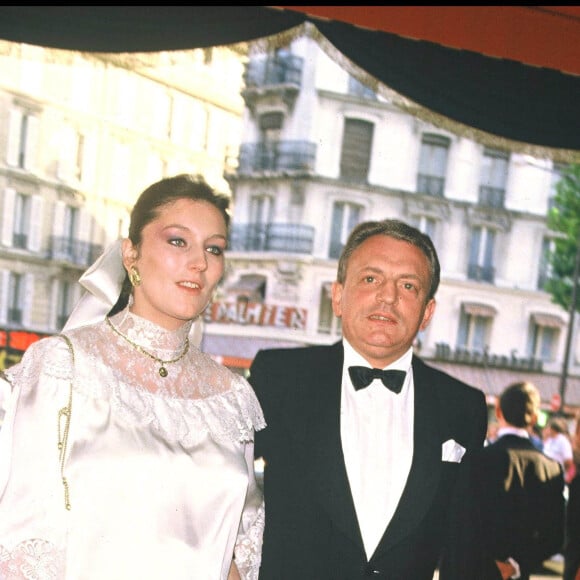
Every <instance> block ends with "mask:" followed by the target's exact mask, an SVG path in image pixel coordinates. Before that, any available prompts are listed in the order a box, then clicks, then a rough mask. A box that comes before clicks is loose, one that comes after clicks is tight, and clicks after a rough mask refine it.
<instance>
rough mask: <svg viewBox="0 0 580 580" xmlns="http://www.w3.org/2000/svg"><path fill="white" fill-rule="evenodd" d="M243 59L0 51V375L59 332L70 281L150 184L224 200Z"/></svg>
mask: <svg viewBox="0 0 580 580" xmlns="http://www.w3.org/2000/svg"><path fill="white" fill-rule="evenodd" d="M243 58H244V57H243V52H241V50H239V49H237V48H235V49H234V47H228V48H226V47H213V48H208V49H195V50H191V51H175V52H158V53H143V54H140V53H134V54H100V53H81V52H76V51H64V50H55V49H49V48H44V47H40V46H31V45H27V44H19V43H10V42H5V41H0V370H2V369H3V368H6V367H7V366H9V365H11V364H14V363H15V362H17V361H18V360H19V359H20V356H21V355H22V352H23V351H24V350H25V349H26V347H27V346H28V345H29V344H30V343H31V342H32V341H34V340H37V339H38V338H39V337H42V336H45V335H49V334H53V333H55V332H58V331H60V329H61V328H62V325H63V324H64V322H65V321H66V319H67V317H68V315H69V313H70V312H71V309H72V307H73V305H74V304H75V302H76V300H77V299H78V297H79V293H80V286H79V285H78V284H77V281H78V278H79V276H80V274H81V273H82V272H83V271H84V270H85V269H86V267H87V266H88V265H89V264H91V263H92V262H93V261H94V259H95V258H96V257H97V256H98V255H99V254H100V253H101V252H102V250H103V248H104V247H106V246H107V245H108V244H109V243H110V242H112V241H114V240H116V239H117V238H118V237H120V236H126V235H127V233H128V232H127V225H128V216H129V211H130V209H131V207H132V205H133V203H134V201H135V199H136V198H137V196H138V195H139V193H140V192H141V191H142V190H143V189H144V188H145V187H146V186H148V185H149V184H151V183H153V182H154V181H157V180H158V179H160V178H162V177H164V176H168V175H174V174H177V173H182V172H185V173H201V174H203V175H204V176H205V178H206V179H207V181H208V182H209V183H210V184H211V185H213V186H214V187H215V188H217V189H218V190H220V191H222V192H224V193H229V185H228V183H227V181H226V180H225V179H224V177H223V176H224V169H225V163H226V160H227V159H228V158H231V157H232V152H233V154H234V155H233V156H234V157H235V153H236V151H237V147H238V145H239V141H240V131H241V120H242V112H243V99H242V97H241V94H240V92H241V86H242V80H243V71H244V68H243Z"/></svg>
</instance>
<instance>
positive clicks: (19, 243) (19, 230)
mask: <svg viewBox="0 0 580 580" xmlns="http://www.w3.org/2000/svg"><path fill="white" fill-rule="evenodd" d="M30 206H31V203H30V196H29V195H22V194H20V193H17V194H16V198H15V200H14V230H13V231H12V246H13V247H14V248H22V249H25V248H26V247H27V245H28V228H29V224H30Z"/></svg>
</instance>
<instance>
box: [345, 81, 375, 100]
mask: <svg viewBox="0 0 580 580" xmlns="http://www.w3.org/2000/svg"><path fill="white" fill-rule="evenodd" d="M348 94H349V95H352V96H354V97H359V98H361V99H373V100H376V98H377V95H376V93H375V91H373V89H371V88H370V87H367V86H366V85H363V83H361V82H360V81H359V80H358V79H355V78H354V77H353V76H350V75H349V77H348Z"/></svg>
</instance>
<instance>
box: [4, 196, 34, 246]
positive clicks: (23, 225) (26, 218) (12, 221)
mask: <svg viewBox="0 0 580 580" xmlns="http://www.w3.org/2000/svg"><path fill="white" fill-rule="evenodd" d="M3 197H4V199H3V206H2V213H1V215H2V218H1V219H2V223H1V224H0V225H1V227H2V232H1V234H2V237H1V240H2V244H3V245H4V246H7V247H11V248H19V249H24V250H31V251H38V250H39V249H40V240H41V218H42V198H41V197H40V196H38V195H27V194H23V193H19V192H17V191H15V190H14V189H11V188H7V189H5V190H4V196H3Z"/></svg>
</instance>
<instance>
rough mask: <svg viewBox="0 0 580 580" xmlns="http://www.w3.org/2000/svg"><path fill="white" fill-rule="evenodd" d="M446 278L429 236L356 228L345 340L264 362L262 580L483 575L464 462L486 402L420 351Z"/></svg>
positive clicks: (342, 301) (257, 379)
mask: <svg viewBox="0 0 580 580" xmlns="http://www.w3.org/2000/svg"><path fill="white" fill-rule="evenodd" d="M439 276H440V266H439V260H438V257H437V253H436V251H435V248H434V246H433V243H432V241H431V239H430V238H429V237H428V236H426V235H424V234H422V233H421V232H420V231H419V230H417V229H415V228H413V227H411V226H409V225H407V224H405V223H403V222H400V221H398V220H390V219H387V220H383V221H371V222H364V223H361V224H359V225H358V226H357V227H356V228H355V229H354V230H353V231H352V233H351V235H350V236H349V239H348V241H347V243H346V245H345V247H344V250H343V252H342V255H341V257H340V260H339V263H338V273H337V280H336V282H335V283H334V284H333V287H332V305H333V310H334V313H335V314H336V315H337V316H339V317H341V318H342V333H343V339H342V340H341V341H339V342H337V343H335V344H333V345H331V346H310V347H305V348H289V349H273V350H263V351H260V352H258V354H257V355H256V357H255V359H254V361H253V364H252V367H251V369H250V383H251V384H252V385H253V387H254V389H255V391H256V393H257V395H258V397H259V399H260V402H261V404H262V407H263V409H264V413H265V417H266V421H267V423H268V427H267V428H266V429H265V430H263V431H261V432H258V433H257V434H256V442H255V443H256V445H255V449H256V457H260V456H261V457H263V458H264V460H265V470H264V492H265V502H266V527H265V535H264V545H263V553H262V565H261V569H260V580H356V579H358V578H361V579H362V578H374V579H377V580H379V579H387V578H388V579H390V580H432V578H433V575H434V572H435V570H436V568H437V567H439V570H440V572H439V574H440V576H439V577H440V579H441V580H466V579H468V580H475V579H477V578H478V574H479V570H480V568H481V567H480V564H481V561H480V560H478V558H477V554H476V551H477V547H478V546H479V545H480V542H479V541H478V537H477V535H476V534H477V532H478V527H477V525H476V520H474V519H472V518H471V516H473V515H474V512H473V511H472V509H471V507H472V502H471V501H470V500H471V482H470V480H469V476H470V470H469V460H470V456H471V455H472V452H473V450H475V449H478V448H481V447H482V446H483V443H484V439H485V434H486V428H487V406H486V403H485V397H484V394H483V393H482V392H481V391H480V390H477V389H475V388H473V387H470V386H468V385H466V384H464V383H461V382H459V381H458V380H456V379H454V378H452V377H451V376H449V375H447V374H445V373H443V372H440V371H438V370H436V369H434V368H432V367H430V366H428V365H426V364H425V363H423V362H422V361H421V360H420V359H419V358H418V357H417V356H415V355H414V354H413V342H414V340H415V338H416V336H417V333H418V332H419V331H420V330H422V329H424V328H426V327H427V325H428V324H429V322H430V320H431V318H432V316H433V313H434V311H435V293H436V291H437V288H438V285H439ZM353 367H354V368H353ZM361 367H367V370H365V368H362V369H361ZM369 367H370V368H371V369H375V370H374V371H372V370H368V368H369ZM379 369H380V370H382V369H387V370H389V371H392V373H390V374H391V375H394V377H385V378H384V379H382V378H381V375H380V374H379ZM367 375H369V376H367ZM383 383H384V384H383ZM367 385H368V386H367ZM387 385H388V388H386V386H387Z"/></svg>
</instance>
